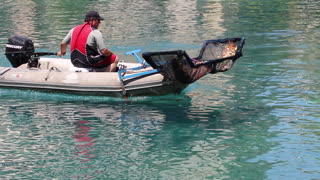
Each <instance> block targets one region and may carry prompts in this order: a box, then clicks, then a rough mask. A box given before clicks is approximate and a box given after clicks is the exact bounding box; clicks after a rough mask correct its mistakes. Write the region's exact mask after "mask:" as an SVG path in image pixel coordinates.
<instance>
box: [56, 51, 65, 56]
mask: <svg viewBox="0 0 320 180" xmlns="http://www.w3.org/2000/svg"><path fill="white" fill-rule="evenodd" d="M64 55H66V52H61V51H59V52H57V56H64Z"/></svg>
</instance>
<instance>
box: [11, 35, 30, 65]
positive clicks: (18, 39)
mask: <svg viewBox="0 0 320 180" xmlns="http://www.w3.org/2000/svg"><path fill="white" fill-rule="evenodd" d="M33 53H34V45H33V42H32V40H31V39H30V38H28V37H25V36H18V35H16V36H12V37H10V38H9V39H8V43H7V44H6V51H5V55H6V57H7V59H8V60H9V61H10V63H11V65H12V66H13V67H18V66H20V65H22V64H25V63H29V62H30V61H31V58H32V55H33Z"/></svg>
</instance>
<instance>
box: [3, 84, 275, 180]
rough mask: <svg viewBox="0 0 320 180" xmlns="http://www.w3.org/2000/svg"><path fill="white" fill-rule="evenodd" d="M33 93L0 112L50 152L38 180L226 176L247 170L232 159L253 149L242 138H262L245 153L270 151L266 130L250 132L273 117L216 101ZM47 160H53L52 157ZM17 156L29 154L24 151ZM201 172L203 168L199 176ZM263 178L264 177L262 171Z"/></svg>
mask: <svg viewBox="0 0 320 180" xmlns="http://www.w3.org/2000/svg"><path fill="white" fill-rule="evenodd" d="M233 88H234V87H233ZM2 92H3V91H2ZM16 92H18V91H16ZM193 92H194V91H193ZM8 93H9V94H10V93H11V92H9V90H8ZM30 93H31V94H32V93H33V92H30V91H29V93H28V97H25V99H26V101H21V99H17V98H16V99H14V98H13V97H12V96H11V97H8V96H7V97H8V98H9V99H10V100H8V99H7V100H5V99H4V100H3V104H2V110H1V111H6V112H2V114H7V115H9V116H10V118H6V119H2V121H7V122H8V123H9V124H10V123H11V126H15V127H17V128H16V129H15V131H19V132H20V134H25V133H28V134H29V136H28V137H30V138H25V139H24V142H25V143H27V144H28V143H41V144H50V146H46V148H38V149H33V150H32V151H33V152H32V153H33V154H38V155H39V156H33V158H34V159H35V160H36V159H41V158H42V159H43V158H45V160H43V162H44V165H43V167H48V168H44V169H41V170H39V171H37V169H38V168H39V167H37V166H33V167H30V168H32V169H34V171H33V173H35V174H36V175H37V176H40V177H42V175H43V174H42V173H43V171H45V170H48V171H49V170H50V169H52V168H54V169H55V172H49V173H52V175H55V177H61V178H66V177H67V178H70V177H79V178H83V177H85V178H97V177H108V176H107V175H112V176H114V177H117V178H120V179H121V178H123V179H125V178H141V177H163V178H169V177H170V176H171V177H173V176H177V177H179V176H181V177H183V176H182V174H184V175H188V177H191V178H192V177H203V174H204V173H208V172H210V174H211V175H215V174H219V173H221V172H225V173H227V172H229V171H233V170H232V169H233V168H234V167H232V168H231V167H230V166H229V165H230V164H238V165H240V166H241V163H245V162H238V161H237V159H238V158H239V157H238V156H242V158H243V154H242V155H241V153H238V152H235V151H234V148H240V151H241V148H243V147H244V146H243V144H244V143H246V142H252V141H246V138H243V137H247V136H245V135H244V134H243V133H252V134H260V135H261V136H259V139H258V140H259V141H258V142H256V143H255V144H248V145H247V146H245V148H246V151H247V150H252V153H251V154H258V153H263V152H264V151H267V149H263V148H262V147H263V145H265V144H266V143H268V142H267V141H266V139H265V138H264V134H268V132H267V128H261V127H263V126H261V127H260V126H259V127H258V126H255V125H253V124H250V122H251V121H254V117H256V115H257V114H259V113H266V112H265V111H266V110H267V109H253V108H252V109H250V108H247V109H243V108H238V107H236V106H238V104H236V102H233V103H235V105H234V106H232V104H226V101H215V100H216V99H218V97H216V98H214V97H213V96H212V95H210V96H211V98H208V97H209V95H208V97H203V98H204V99H205V100H204V102H202V101H201V100H200V98H197V97H192V98H191V97H190V96H189V95H188V94H192V93H186V94H184V95H172V96H162V97H139V98H132V99H129V101H127V102H126V101H123V100H121V101H119V99H112V98H104V97H102V98H101V97H100V98H98V97H91V98H88V97H82V96H68V95H54V96H53V97H47V96H41V95H42V94H44V95H47V94H46V93H38V92H34V93H36V94H34V96H29V95H30ZM14 94H15V95H16V93H14ZM22 94H24V93H22ZM20 95H21V94H20ZM220 95H221V96H222V94H220ZM20 97H21V96H20ZM29 98H30V99H29ZM44 102H45V103H44ZM12 104H15V105H14V106H12ZM258 111H259V112H258ZM263 111H264V112H263ZM25 119H28V120H27V125H26V126H27V127H29V128H19V127H20V126H21V124H26V120H25ZM265 123H267V121H266V122H265ZM260 125H261V124H260ZM253 126H254V127H253ZM247 127H248V128H247ZM241 129H246V131H241ZM27 130H28V131H27ZM239 131H241V132H242V134H241V133H240V134H239V133H238V132H239ZM257 131H258V132H257ZM35 135H36V136H35ZM14 138H19V137H14ZM17 142H19V141H17ZM269 147H271V145H270V146H269ZM23 148H25V147H23ZM257 148H258V149H260V148H261V151H256V149H257ZM250 152H251V151H250ZM48 153H49V154H51V156H46V155H47V154H48ZM18 156H21V157H23V156H25V154H24V153H23V152H22V151H21V152H20V154H18ZM50 158H51V159H50ZM248 158H249V157H248ZM53 162H59V163H53ZM239 163H240V164H239ZM199 164H200V165H201V168H196V167H198V165H199ZM49 167H50V168H49ZM59 167H65V168H63V169H61V168H59ZM185 167H190V168H191V169H190V168H185ZM26 173H27V172H26ZM47 173H48V172H47ZM257 173H258V174H263V173H264V170H263V169H262V170H260V171H259V172H257ZM22 174H23V173H22Z"/></svg>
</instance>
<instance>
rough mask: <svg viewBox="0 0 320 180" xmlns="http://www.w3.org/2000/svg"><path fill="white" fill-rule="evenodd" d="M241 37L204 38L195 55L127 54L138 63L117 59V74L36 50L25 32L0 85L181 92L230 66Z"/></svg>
mask: <svg viewBox="0 0 320 180" xmlns="http://www.w3.org/2000/svg"><path fill="white" fill-rule="evenodd" d="M244 42H245V39H244V38H229V39H219V40H206V41H204V44H203V46H202V49H201V51H200V54H199V56H198V57H195V58H190V57H189V55H188V54H187V53H186V51H184V50H177V51H161V52H144V53H142V57H143V58H141V57H140V56H139V55H138V53H139V52H140V50H135V51H130V52H127V53H126V54H127V55H130V54H131V55H133V56H134V57H135V58H136V59H137V63H129V62H125V61H120V62H119V64H118V71H117V72H91V71H90V70H88V69H86V68H77V67H74V66H73V65H72V63H71V61H70V59H66V58H53V57H48V56H50V55H56V53H50V52H35V49H34V46H33V42H32V40H31V39H29V38H28V37H25V36H12V37H10V38H9V39H8V43H7V44H6V51H5V55H6V57H7V59H8V60H9V61H10V63H11V65H12V67H0V87H1V88H17V89H31V90H40V91H49V92H62V93H71V94H80V95H94V96H96V95H98V96H113V97H128V96H149V95H166V94H170V93H180V92H181V91H182V90H184V89H185V88H186V87H187V86H188V85H189V84H191V83H193V82H195V81H197V80H198V79H200V78H201V77H203V76H205V75H207V74H215V73H218V72H224V71H227V70H229V69H230V68H231V67H232V66H233V64H234V63H235V61H236V60H237V59H238V58H239V57H241V56H242V48H243V46H244Z"/></svg>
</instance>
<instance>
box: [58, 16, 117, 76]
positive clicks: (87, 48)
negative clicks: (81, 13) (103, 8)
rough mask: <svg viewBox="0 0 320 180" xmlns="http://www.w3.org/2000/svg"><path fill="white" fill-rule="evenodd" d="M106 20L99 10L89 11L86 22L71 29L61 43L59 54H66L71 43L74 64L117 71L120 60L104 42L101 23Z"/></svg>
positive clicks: (81, 66) (91, 68) (98, 69)
mask: <svg viewBox="0 0 320 180" xmlns="http://www.w3.org/2000/svg"><path fill="white" fill-rule="evenodd" d="M102 20H104V18H102V17H101V16H100V15H99V13H98V12H96V11H89V12H88V13H87V14H86V16H85V22H84V24H81V25H78V26H76V27H74V28H73V29H71V30H70V31H69V33H68V34H67V35H66V37H65V38H64V39H63V40H62V42H61V44H60V51H59V52H58V53H57V54H58V55H59V56H62V55H65V54H66V50H67V45H68V44H71V45H70V46H71V47H70V52H71V62H72V64H73V65H74V66H76V67H80V68H88V69H90V70H91V71H97V72H102V71H106V72H115V71H116V69H117V64H118V62H119V59H118V57H117V56H116V55H115V54H113V52H111V51H110V50H109V49H108V48H106V46H105V44H104V39H103V37H102V34H101V32H100V31H99V30H98V27H99V24H100V23H101V21H102Z"/></svg>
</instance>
